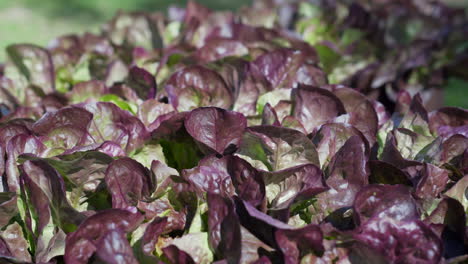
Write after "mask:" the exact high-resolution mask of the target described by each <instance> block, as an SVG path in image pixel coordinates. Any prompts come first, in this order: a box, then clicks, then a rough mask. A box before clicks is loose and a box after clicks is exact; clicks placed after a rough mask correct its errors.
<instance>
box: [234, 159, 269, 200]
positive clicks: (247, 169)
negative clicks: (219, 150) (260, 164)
mask: <svg viewBox="0 0 468 264" xmlns="http://www.w3.org/2000/svg"><path fill="white" fill-rule="evenodd" d="M227 171H228V173H229V175H230V176H231V181H232V184H233V186H234V188H235V190H236V194H237V196H238V197H239V198H241V199H242V200H244V201H246V202H248V203H250V204H251V205H253V206H254V207H256V208H259V207H262V206H263V205H264V202H265V195H266V191H265V182H264V180H263V177H262V174H261V172H259V171H258V170H257V169H255V168H254V167H252V165H250V163H248V162H247V161H245V160H243V159H241V158H239V157H237V156H230V157H229V159H228V162H227Z"/></svg>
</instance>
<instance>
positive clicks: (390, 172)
mask: <svg viewBox="0 0 468 264" xmlns="http://www.w3.org/2000/svg"><path fill="white" fill-rule="evenodd" d="M367 164H368V166H369V169H370V175H369V183H370V184H392V185H394V184H402V185H407V186H413V182H412V181H411V176H410V175H408V173H406V172H405V171H403V170H400V169H399V168H397V167H395V166H393V165H392V164H390V163H387V162H385V161H380V160H370V161H369V162H368V163H367Z"/></svg>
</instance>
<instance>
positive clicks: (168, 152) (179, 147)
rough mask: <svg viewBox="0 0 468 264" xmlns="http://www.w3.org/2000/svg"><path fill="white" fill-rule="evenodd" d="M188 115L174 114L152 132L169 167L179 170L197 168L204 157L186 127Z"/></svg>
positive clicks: (183, 113) (185, 113) (184, 113)
mask: <svg viewBox="0 0 468 264" xmlns="http://www.w3.org/2000/svg"><path fill="white" fill-rule="evenodd" d="M187 115H188V113H187V112H182V113H177V114H174V115H172V116H171V117H169V118H168V119H166V120H164V121H162V122H161V124H160V125H159V126H158V128H156V129H155V130H154V131H153V132H151V136H152V138H153V139H155V140H156V141H157V142H158V143H160V144H161V146H162V148H163V152H164V156H165V158H166V162H167V165H168V166H169V167H171V168H175V169H178V170H181V169H189V168H193V167H195V166H197V164H198V162H199V161H200V160H201V159H202V158H203V156H204V155H203V153H202V152H201V150H200V148H199V147H198V144H196V142H195V141H194V139H193V138H192V137H191V136H190V134H188V132H187V130H186V128H185V126H184V123H185V119H186V116H187Z"/></svg>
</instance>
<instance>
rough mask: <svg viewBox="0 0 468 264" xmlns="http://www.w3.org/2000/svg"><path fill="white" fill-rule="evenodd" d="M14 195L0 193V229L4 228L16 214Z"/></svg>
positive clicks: (12, 193) (11, 193)
mask: <svg viewBox="0 0 468 264" xmlns="http://www.w3.org/2000/svg"><path fill="white" fill-rule="evenodd" d="M17 199H18V197H17V196H16V193H14V192H0V227H1V228H3V227H4V226H6V225H7V224H8V223H9V222H10V219H11V218H13V217H14V216H15V215H16V214H17V213H18V208H17V204H16V203H17Z"/></svg>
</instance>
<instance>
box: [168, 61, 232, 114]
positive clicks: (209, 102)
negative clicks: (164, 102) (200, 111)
mask: <svg viewBox="0 0 468 264" xmlns="http://www.w3.org/2000/svg"><path fill="white" fill-rule="evenodd" d="M165 90H166V92H167V93H168V95H169V102H170V103H171V104H172V106H174V108H175V109H177V110H179V111H187V110H192V109H193V108H196V107H199V106H215V107H220V108H225V109H229V108H230V107H231V106H232V104H233V98H232V94H231V91H230V90H229V88H228V87H227V85H226V83H225V81H224V80H223V78H222V77H221V76H220V75H219V74H218V73H217V72H215V71H212V70H210V69H207V68H205V67H203V66H198V65H194V66H188V67H186V68H183V69H181V70H179V71H177V72H175V73H174V74H172V76H171V77H170V78H169V79H168V80H167V82H166V84H165Z"/></svg>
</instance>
